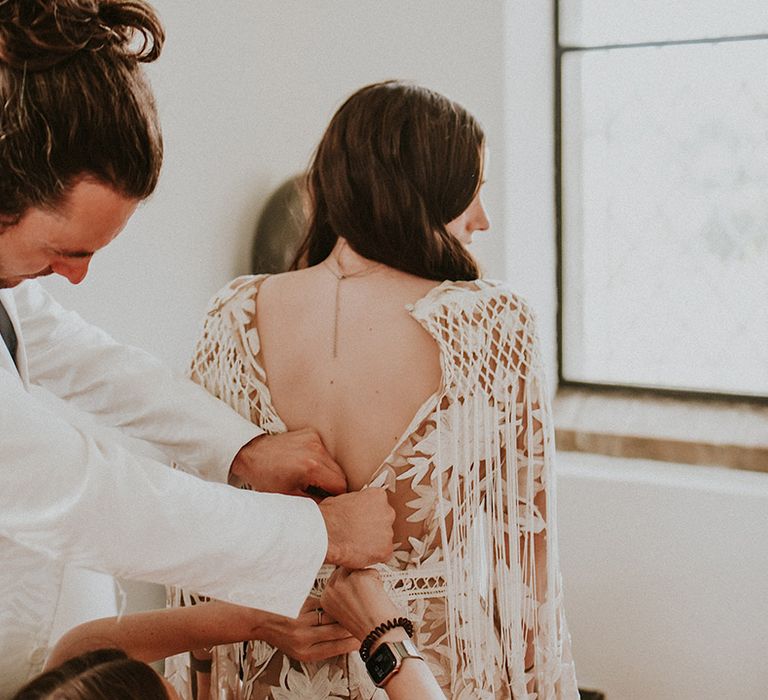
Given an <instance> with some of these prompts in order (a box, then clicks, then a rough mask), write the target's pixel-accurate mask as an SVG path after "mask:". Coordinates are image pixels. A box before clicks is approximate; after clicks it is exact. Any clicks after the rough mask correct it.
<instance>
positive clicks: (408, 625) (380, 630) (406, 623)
mask: <svg viewBox="0 0 768 700" xmlns="http://www.w3.org/2000/svg"><path fill="white" fill-rule="evenodd" d="M395 627H402V628H403V629H404V630H405V631H406V633H407V634H408V636H409V637H413V623H412V622H411V621H410V620H409V619H408V618H407V617H394V618H392V619H391V620H387V621H386V622H382V623H381V624H380V625H379V626H378V627H376V628H374V629H373V630H372V631H371V633H370V634H369V635H368V636H367V637H366V638H365V639H364V640H363V643H362V644H361V645H360V658H361V659H362V660H363V661H368V657H369V656H370V655H371V646H372V645H373V643H374V642H375V641H376V640H377V639H378V638H379V637H381V635H382V634H384V632H386V631H387V630H392V629H395Z"/></svg>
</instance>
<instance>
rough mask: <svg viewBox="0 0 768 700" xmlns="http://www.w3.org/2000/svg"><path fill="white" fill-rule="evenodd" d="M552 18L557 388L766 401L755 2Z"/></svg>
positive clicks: (570, 8)
mask: <svg viewBox="0 0 768 700" xmlns="http://www.w3.org/2000/svg"><path fill="white" fill-rule="evenodd" d="M558 5H559V6H558V60H557V68H556V70H557V72H558V78H557V80H558V85H559V95H558V99H559V104H558V114H559V132H560V133H559V138H560V149H559V156H560V163H559V165H560V167H559V172H560V183H559V197H558V199H559V207H560V217H559V218H560V222H561V223H560V227H561V228H560V240H561V246H560V255H561V261H560V265H561V279H560V294H561V311H560V315H561V317H560V333H559V336H560V354H561V357H560V371H561V375H562V376H561V382H562V383H563V384H564V385H566V386H567V385H569V384H570V385H578V384H586V385H601V386H619V387H630V388H645V389H661V390H665V391H671V392H681V393H693V394H716V395H727V396H741V397H750V398H758V399H766V398H768V2H765V0H698V2H696V3H669V2H667V1H662V0H646V1H645V2H642V3H640V2H634V1H631V0H560V2H559V3H558Z"/></svg>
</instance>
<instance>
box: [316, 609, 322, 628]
mask: <svg viewBox="0 0 768 700" xmlns="http://www.w3.org/2000/svg"><path fill="white" fill-rule="evenodd" d="M315 612H316V613H317V624H318V626H319V625H322V624H323V609H322V608H315Z"/></svg>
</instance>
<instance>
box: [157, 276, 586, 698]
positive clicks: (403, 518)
mask: <svg viewBox="0 0 768 700" xmlns="http://www.w3.org/2000/svg"><path fill="white" fill-rule="evenodd" d="M264 279H265V276H256V277H253V276H250V277H241V278H239V279H236V280H234V281H233V282H231V283H230V284H229V285H228V286H227V287H225V288H224V289H223V290H222V291H221V292H220V293H219V294H218V295H217V297H216V298H215V299H214V301H213V303H212V306H211V308H210V310H209V311H208V314H207V317H206V321H205V326H204V330H203V333H202V336H201V338H200V340H199V342H198V345H197V348H196V351H195V354H194V358H193V360H192V364H191V370H190V375H191V377H192V378H193V379H194V380H195V381H197V382H198V383H200V384H201V385H202V386H204V387H205V388H206V389H207V390H208V391H210V392H211V393H212V394H214V395H215V396H217V397H219V398H220V399H222V400H224V401H226V402H227V403H228V404H229V405H230V406H232V407H233V408H234V409H235V410H237V411H239V412H240V413H241V414H242V415H243V416H247V417H248V418H250V419H251V420H252V421H254V422H255V423H257V424H258V425H260V426H261V427H262V428H264V429H265V430H266V431H267V432H281V431H285V430H286V426H285V425H284V423H283V421H282V420H281V418H280V416H279V415H278V414H277V413H276V411H275V409H274V407H273V406H272V403H271V397H270V392H269V387H268V386H267V384H266V376H265V372H264V369H263V364H262V361H261V358H260V344H259V336H258V332H257V328H256V319H255V313H256V294H257V293H258V290H259V286H260V284H261V282H262V281H263V280H264ZM407 311H408V312H409V313H410V315H411V316H412V318H413V319H414V320H415V321H417V322H418V323H420V324H421V325H422V326H423V328H424V329H425V330H426V331H427V332H428V333H429V334H430V335H431V336H432V337H433V338H434V340H435V342H436V343H437V345H438V347H439V351H440V360H441V367H442V382H441V385H440V387H439V389H438V390H437V392H436V393H435V394H433V395H432V396H431V397H430V398H429V399H427V401H425V402H424V404H423V405H422V406H421V408H420V409H419V411H418V412H417V413H416V415H415V416H414V417H413V420H412V421H411V423H410V425H409V426H408V428H407V429H406V430H405V432H404V433H403V435H402V436H401V438H400V439H399V440H398V442H397V444H396V446H395V447H394V449H393V450H392V452H391V453H390V455H389V456H388V457H387V458H386V460H385V461H384V462H383V463H382V464H381V466H380V467H379V468H378V469H377V470H376V471H375V472H374V474H373V475H372V476H371V478H370V481H369V485H371V486H384V487H385V488H387V489H388V490H389V491H390V492H391V498H390V500H391V503H392V505H393V507H394V508H395V511H396V513H397V517H396V526H395V531H396V532H397V533H403V536H402V537H398V539H400V540H401V541H399V542H397V543H396V544H395V552H394V556H393V557H392V559H391V560H390V561H389V562H388V565H387V566H386V567H382V569H383V570H384V576H383V578H384V579H385V582H386V583H387V585H388V587H389V588H390V591H391V595H392V597H393V598H394V599H395V600H396V601H397V602H399V604H400V605H401V607H402V608H403V611H404V613H405V614H407V615H408V617H409V618H410V619H411V620H413V621H414V627H415V632H414V641H415V642H416V645H417V646H418V648H419V649H420V650H421V652H422V653H423V655H424V658H425V659H426V660H427V662H428V663H429V665H430V668H431V670H432V671H433V673H434V674H435V676H436V677H437V679H438V682H439V683H440V685H441V687H442V688H443V690H444V692H445V693H446V696H447V697H449V698H453V699H457V700H458V699H460V700H482V699H485V698H488V699H490V698H515V699H516V700H523V699H526V700H545V699H547V700H550V699H554V698H557V699H561V698H564V699H571V698H578V691H577V689H576V680H575V673H574V667H573V662H572V659H571V653H570V639H569V635H568V631H567V627H566V622H565V616H564V612H563V598H562V589H561V579H560V567H559V562H558V551H557V531H556V527H555V513H556V504H555V493H554V485H555V484H554V476H553V466H554V457H555V451H554V442H553V431H552V422H551V417H550V410H549V406H548V402H547V399H546V397H545V390H544V379H543V376H542V361H541V357H540V352H539V346H538V341H537V339H536V334H535V330H534V321H533V319H532V316H531V312H530V310H529V309H528V307H527V306H526V305H525V303H524V302H523V301H522V300H521V299H520V298H519V297H517V296H515V295H514V294H513V293H512V292H510V291H509V290H508V289H507V288H506V287H505V286H503V285H502V284H500V283H496V282H487V281H482V280H480V281H475V282H444V283H443V284H440V285H439V286H437V287H435V288H434V289H432V290H431V291H430V292H429V293H428V294H427V295H426V296H424V297H423V298H422V299H420V300H419V301H418V302H416V303H415V304H413V305H409V306H408V307H407ZM329 574H330V570H328V568H327V567H324V569H323V570H321V571H320V573H319V575H318V579H317V581H316V586H315V593H316V594H319V592H320V591H321V590H322V587H323V585H324V582H325V581H326V580H327V578H328V576H329ZM194 597H195V596H194V595H193V594H190V593H188V592H185V591H172V593H171V598H172V601H171V602H172V603H173V604H181V603H182V601H184V602H186V603H187V604H189V603H190V602H192V600H193V599H194ZM167 668H168V672H167V673H168V675H169V677H170V679H171V680H172V682H174V683H175V685H176V687H177V689H178V690H179V691H180V692H181V694H182V697H184V698H189V697H190V695H189V689H188V678H189V669H188V668H187V666H186V657H185V656H180V657H176V658H175V659H173V660H170V661H169V662H168V665H167ZM211 687H212V691H211V698H212V699H215V700H223V699H232V700H240V699H241V698H242V699H246V700H257V699H260V698H273V699H274V700H284V699H287V698H291V699H298V698H302V699H312V700H321V699H323V698H350V699H352V700H358V699H365V700H368V699H371V698H375V699H376V700H379V699H380V698H382V699H383V698H386V697H387V696H386V694H385V693H384V692H383V691H381V690H377V689H376V688H375V686H374V685H373V684H372V683H371V681H370V680H369V678H368V676H367V674H366V671H365V668H364V666H363V664H362V662H361V661H360V658H359V656H358V654H357V653H353V654H349V655H346V656H343V657H336V658H333V659H330V660H327V661H324V662H320V663H303V662H298V661H295V660H292V659H290V658H288V657H286V656H284V655H283V654H282V653H281V652H280V651H279V650H277V649H275V648H274V647H272V646H270V645H269V644H267V643H265V642H262V641H254V642H250V643H248V644H247V645H227V646H223V647H217V648H216V649H215V650H214V663H213V675H212V686H211ZM185 693H186V695H185Z"/></svg>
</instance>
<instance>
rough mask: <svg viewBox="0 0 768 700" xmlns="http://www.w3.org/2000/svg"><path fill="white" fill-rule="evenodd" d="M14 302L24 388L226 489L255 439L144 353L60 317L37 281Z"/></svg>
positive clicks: (247, 426) (68, 315)
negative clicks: (34, 388)
mask: <svg viewBox="0 0 768 700" xmlns="http://www.w3.org/2000/svg"><path fill="white" fill-rule="evenodd" d="M14 299H15V302H16V310H17V313H18V317H19V323H20V327H21V336H22V338H23V349H24V352H25V353H26V362H27V366H28V371H29V379H30V382H31V383H32V384H37V385H39V386H42V387H44V388H45V389H47V390H48V391H50V392H51V393H52V394H54V395H56V396H58V397H59V398H61V399H63V400H65V401H67V402H69V403H71V404H73V405H75V406H76V407H77V408H78V409H80V410H82V411H84V412H86V413H88V414H90V415H91V416H92V417H93V418H94V419H95V420H96V421H98V422H99V423H101V424H103V425H107V426H110V427H115V428H118V429H119V430H120V431H121V432H123V433H124V434H126V435H128V436H130V437H132V438H136V439H139V440H143V441H145V442H148V443H150V444H151V445H153V446H154V447H155V448H158V449H160V450H161V451H162V453H163V454H164V455H165V456H166V457H167V459H168V460H169V461H171V460H173V461H176V462H177V463H179V465H180V466H181V467H183V468H184V469H185V470H186V471H190V472H192V473H194V474H197V475H198V476H201V477H202V478H204V479H208V480H211V481H221V482H226V481H227V477H228V473H229V467H230V465H231V463H232V460H233V459H234V457H235V455H236V454H237V452H238V450H239V449H240V448H241V447H242V446H243V445H244V444H246V443H247V442H249V441H250V440H251V439H252V438H254V437H256V436H257V435H261V434H262V433H263V430H261V429H260V428H259V427H258V426H256V425H253V424H252V423H251V422H249V421H247V420H245V419H244V418H242V417H241V416H239V415H238V414H237V413H236V412H235V411H233V410H231V409H230V408H229V407H228V406H226V405H225V404H224V403H222V402H221V401H218V400H216V399H215V398H213V397H212V396H210V394H208V393H207V392H206V391H204V390H203V389H202V388H200V387H199V386H197V385H196V384H195V383H194V382H192V381H190V380H188V379H184V378H181V377H178V376H176V375H174V374H173V373H172V372H171V371H170V370H168V369H167V368H165V367H164V366H163V365H162V363H160V362H159V361H158V360H157V359H155V358H154V357H152V356H151V355H149V354H148V353H146V352H144V351H142V350H139V349H138V348H133V347H128V346H125V345H120V344H118V343H117V342H115V341H114V340H113V339H112V338H111V337H110V336H109V335H107V334H106V333H105V332H104V331H102V330H100V329H98V328H96V327H94V326H92V325H90V324H88V323H86V322H85V321H84V320H83V319H82V318H81V317H80V316H79V315H78V314H77V313H75V312H73V311H66V310H64V309H63V308H62V307H61V306H60V305H59V304H58V303H57V302H56V301H54V300H53V298H52V297H51V296H50V295H49V294H48V293H47V292H46V291H45V290H44V289H43V288H42V287H41V286H40V285H39V284H38V283H37V282H25V283H24V284H22V285H20V286H19V287H17V288H16V290H14Z"/></svg>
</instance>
